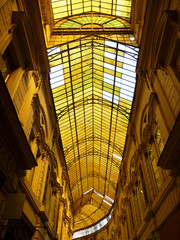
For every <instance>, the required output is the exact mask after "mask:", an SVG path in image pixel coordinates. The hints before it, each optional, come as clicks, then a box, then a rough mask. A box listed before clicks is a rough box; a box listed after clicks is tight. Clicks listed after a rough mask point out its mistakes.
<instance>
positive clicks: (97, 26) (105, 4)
mask: <svg viewBox="0 0 180 240" xmlns="http://www.w3.org/2000/svg"><path fill="white" fill-rule="evenodd" d="M52 6H53V12H54V26H53V30H52V34H51V38H50V40H49V43H48V44H49V48H48V50H47V51H48V57H49V63H50V67H51V72H50V83H51V89H52V94H53V98H54V104H55V109H56V114H57V119H58V123H59V128H60V134H61V140H62V145H63V151H64V156H65V160H66V164H67V169H68V173H69V178H70V187H71V192H72V197H73V204H74V210H75V216H74V230H79V229H83V228H87V227H89V226H91V225H94V224H95V223H97V222H98V221H100V220H101V219H102V218H103V217H105V216H106V215H108V214H109V212H110V210H111V209H112V206H113V202H114V198H115V194H116V186H117V181H118V176H119V169H120V165H121V161H122V157H123V152H124V145H125V140H126V134H127V127H128V122H129V118H130V113H131V106H132V101H133V95H134V88H135V84H136V80H135V78H136V73H135V68H136V61H137V56H138V48H137V44H136V40H135V39H134V37H133V34H132V32H131V30H130V11H131V1H119V0H117V1H114V2H112V1H80V0H75V1H69V0H67V1H52ZM97 12H99V14H97Z"/></svg>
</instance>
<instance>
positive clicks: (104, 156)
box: [67, 149, 121, 170]
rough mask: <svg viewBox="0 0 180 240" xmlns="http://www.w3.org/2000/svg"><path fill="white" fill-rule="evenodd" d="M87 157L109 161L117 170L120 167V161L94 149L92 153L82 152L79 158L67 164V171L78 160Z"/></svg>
mask: <svg viewBox="0 0 180 240" xmlns="http://www.w3.org/2000/svg"><path fill="white" fill-rule="evenodd" d="M87 156H101V157H103V158H105V159H107V158H108V159H109V160H110V162H112V163H113V164H114V165H115V166H116V167H117V169H119V168H120V165H121V161H116V160H115V159H114V158H113V157H110V156H108V155H107V154H105V153H103V152H100V151H98V150H96V149H94V150H93V151H88V152H83V153H82V154H81V155H80V156H79V157H76V158H75V159H73V160H72V161H71V162H68V163H67V168H68V170H69V169H70V168H71V167H72V166H73V165H74V164H75V163H77V162H78V161H79V158H84V157H87Z"/></svg>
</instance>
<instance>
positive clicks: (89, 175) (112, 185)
mask: <svg viewBox="0 0 180 240" xmlns="http://www.w3.org/2000/svg"><path fill="white" fill-rule="evenodd" d="M88 178H100V179H102V180H103V181H106V182H107V183H108V184H109V185H110V186H111V187H112V188H113V190H114V191H115V190H116V183H115V182H113V181H111V180H109V179H107V178H106V177H105V176H102V175H99V173H98V172H95V171H94V172H90V173H88V174H87V175H85V176H83V177H82V178H81V179H79V180H78V181H77V182H75V183H72V184H71V191H72V192H73V189H74V188H75V187H76V186H77V185H78V184H79V183H80V182H82V180H84V179H88Z"/></svg>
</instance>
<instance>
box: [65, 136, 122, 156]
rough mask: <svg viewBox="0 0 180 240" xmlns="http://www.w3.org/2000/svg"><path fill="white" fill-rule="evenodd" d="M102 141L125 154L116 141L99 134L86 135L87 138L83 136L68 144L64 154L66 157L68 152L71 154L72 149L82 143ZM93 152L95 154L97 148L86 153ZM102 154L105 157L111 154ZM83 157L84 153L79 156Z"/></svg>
mask: <svg viewBox="0 0 180 240" xmlns="http://www.w3.org/2000/svg"><path fill="white" fill-rule="evenodd" d="M96 141H97V142H102V143H105V144H107V145H109V146H111V147H112V149H114V150H115V151H117V152H118V153H119V154H120V155H121V156H123V151H122V149H121V148H120V147H119V146H118V145H117V144H115V143H114V142H111V141H109V140H108V139H106V138H103V137H102V136H98V135H95V136H94V135H90V136H87V137H85V138H82V139H79V140H78V141H77V142H74V143H73V144H72V145H71V146H68V147H67V148H65V149H64V156H65V157H66V156H67V155H68V154H69V152H70V151H72V150H73V149H74V148H75V147H76V146H79V145H80V144H84V143H87V142H96ZM91 152H92V153H93V154H95V153H96V151H95V150H93V151H89V152H87V153H86V155H87V154H88V153H91ZM98 153H100V151H99V152H98ZM101 155H102V156H103V157H104V156H106V157H108V158H110V156H108V155H106V154H104V155H103V154H102V153H101ZM81 156H82V157H83V155H79V156H78V158H79V157H81Z"/></svg>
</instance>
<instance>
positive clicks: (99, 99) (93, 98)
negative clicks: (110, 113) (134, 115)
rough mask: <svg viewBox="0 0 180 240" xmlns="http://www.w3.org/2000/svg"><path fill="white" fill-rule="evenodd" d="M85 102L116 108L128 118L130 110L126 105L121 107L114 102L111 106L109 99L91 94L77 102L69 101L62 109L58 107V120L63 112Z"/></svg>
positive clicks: (65, 112)
mask: <svg viewBox="0 0 180 240" xmlns="http://www.w3.org/2000/svg"><path fill="white" fill-rule="evenodd" d="M87 104H100V105H103V106H106V107H108V108H113V109H114V110H116V111H117V112H119V113H120V114H123V115H124V116H125V117H126V118H127V119H128V120H129V119H130V112H128V111H127V108H126V107H122V106H121V105H119V104H116V105H113V106H112V104H111V103H110V102H109V101H107V100H106V99H103V98H102V97H98V96H95V95H92V96H90V97H86V98H84V99H80V100H78V101H77V102H74V103H71V104H69V105H67V106H66V107H64V108H63V109H60V110H59V111H58V114H57V118H58V120H61V118H62V117H63V116H64V115H65V114H67V113H69V112H70V111H72V110H74V107H76V108H81V107H83V106H84V105H87Z"/></svg>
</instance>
